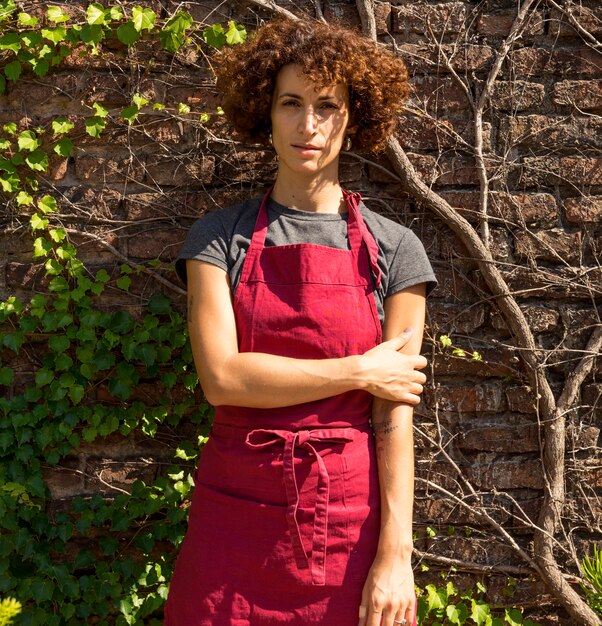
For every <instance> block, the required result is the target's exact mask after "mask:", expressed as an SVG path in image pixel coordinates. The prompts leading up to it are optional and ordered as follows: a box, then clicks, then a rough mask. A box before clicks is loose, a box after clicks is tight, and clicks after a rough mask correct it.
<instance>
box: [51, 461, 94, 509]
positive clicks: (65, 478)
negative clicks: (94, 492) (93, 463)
mask: <svg viewBox="0 0 602 626" xmlns="http://www.w3.org/2000/svg"><path fill="white" fill-rule="evenodd" d="M42 477H43V479H44V482H45V483H46V486H47V487H48V489H49V490H50V497H51V498H52V499H54V500H58V499H60V498H72V497H73V496H77V495H80V494H83V493H85V488H84V472H83V471H82V470H81V468H80V462H79V460H78V459H76V458H73V459H63V460H62V461H61V465H58V466H54V467H46V468H44V471H43V475H42Z"/></svg>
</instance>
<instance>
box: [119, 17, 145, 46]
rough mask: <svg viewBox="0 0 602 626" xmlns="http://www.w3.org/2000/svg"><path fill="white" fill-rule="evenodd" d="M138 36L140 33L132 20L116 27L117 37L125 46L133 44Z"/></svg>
mask: <svg viewBox="0 0 602 626" xmlns="http://www.w3.org/2000/svg"><path fill="white" fill-rule="evenodd" d="M139 38H140V33H139V32H138V31H137V30H136V28H135V26H134V24H133V23H132V22H126V23H125V24H122V25H121V26H120V27H119V28H118V29H117V39H119V41H121V43H123V44H125V45H126V46H132V45H134V44H135V43H136V42H137V41H138V39H139Z"/></svg>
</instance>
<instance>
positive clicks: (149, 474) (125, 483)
mask: <svg viewBox="0 0 602 626" xmlns="http://www.w3.org/2000/svg"><path fill="white" fill-rule="evenodd" d="M156 475H157V465H156V464H155V463H152V462H150V461H149V460H148V459H147V460H144V461H141V460H139V459H136V460H134V459H132V460H131V461H112V460H110V459H101V458H96V457H91V458H89V459H87V461H86V487H87V488H88V489H92V490H93V491H94V493H115V492H117V491H122V490H125V491H128V489H129V488H130V487H131V486H132V484H133V483H134V482H135V481H137V480H143V481H144V482H146V483H147V484H148V483H152V482H153V481H154V479H155V477H156Z"/></svg>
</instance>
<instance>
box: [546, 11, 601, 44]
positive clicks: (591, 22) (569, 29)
mask: <svg viewBox="0 0 602 626" xmlns="http://www.w3.org/2000/svg"><path fill="white" fill-rule="evenodd" d="M568 10H570V11H571V13H572V15H573V17H575V19H576V20H577V21H578V22H579V25H580V26H581V27H583V28H584V29H585V30H586V31H588V32H589V33H590V34H591V35H602V8H600V7H599V6H598V7H587V6H583V5H580V4H577V3H575V4H571V5H569V7H568ZM548 23H549V34H550V36H552V37H575V36H577V37H579V36H580V33H579V31H578V30H577V28H576V27H575V26H573V24H572V22H571V20H570V19H569V17H568V16H567V15H564V14H563V13H561V12H560V11H558V10H557V9H552V10H551V11H550V16H549V18H548Z"/></svg>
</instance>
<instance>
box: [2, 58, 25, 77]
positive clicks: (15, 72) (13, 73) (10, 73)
mask: <svg viewBox="0 0 602 626" xmlns="http://www.w3.org/2000/svg"><path fill="white" fill-rule="evenodd" d="M4 73H5V74H6V78H8V80H12V81H16V80H18V79H19V76H21V63H20V62H19V61H16V60H15V61H11V62H10V63H7V64H6V65H5V66H4Z"/></svg>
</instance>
